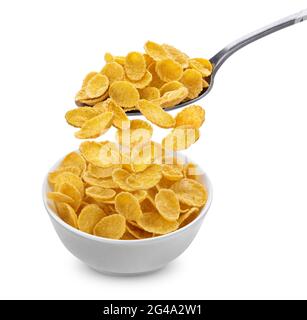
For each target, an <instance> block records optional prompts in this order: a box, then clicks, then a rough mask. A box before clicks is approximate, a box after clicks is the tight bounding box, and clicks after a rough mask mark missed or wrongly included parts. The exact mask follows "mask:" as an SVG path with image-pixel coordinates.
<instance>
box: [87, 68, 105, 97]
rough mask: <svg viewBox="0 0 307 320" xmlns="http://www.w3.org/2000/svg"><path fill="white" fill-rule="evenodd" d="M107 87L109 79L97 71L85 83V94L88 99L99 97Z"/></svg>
mask: <svg viewBox="0 0 307 320" xmlns="http://www.w3.org/2000/svg"><path fill="white" fill-rule="evenodd" d="M108 87H109V79H108V77H107V76H105V75H103V74H100V73H97V74H96V75H94V76H93V77H92V78H91V79H90V80H89V81H88V83H87V85H86V89H85V91H86V94H87V96H88V97H89V98H90V99H93V98H98V97H101V96H102V95H103V94H104V93H105V92H106V91H107V90H108Z"/></svg>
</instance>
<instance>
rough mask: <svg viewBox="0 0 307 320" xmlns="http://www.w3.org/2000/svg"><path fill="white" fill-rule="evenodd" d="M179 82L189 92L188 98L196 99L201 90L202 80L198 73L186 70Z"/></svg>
mask: <svg viewBox="0 0 307 320" xmlns="http://www.w3.org/2000/svg"><path fill="white" fill-rule="evenodd" d="M180 82H182V83H183V85H184V86H185V87H186V88H187V89H188V90H189V93H188V98H189V99H194V98H196V97H197V96H198V95H199V94H200V93H201V92H202V90H203V78H202V75H201V73H200V72H199V71H197V70H194V69H186V70H185V71H184V72H183V75H182V77H181V79H180Z"/></svg>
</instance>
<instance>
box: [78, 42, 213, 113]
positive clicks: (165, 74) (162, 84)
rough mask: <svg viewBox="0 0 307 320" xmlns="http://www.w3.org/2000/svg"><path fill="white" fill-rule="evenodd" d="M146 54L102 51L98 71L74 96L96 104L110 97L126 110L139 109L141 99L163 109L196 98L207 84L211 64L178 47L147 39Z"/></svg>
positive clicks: (89, 76)
mask: <svg viewBox="0 0 307 320" xmlns="http://www.w3.org/2000/svg"><path fill="white" fill-rule="evenodd" d="M144 49H145V53H140V52H136V51H133V52H130V53H128V54H127V56H113V55H111V54H110V53H106V54H105V62H106V64H105V66H104V67H103V68H102V70H101V71H100V72H90V73H89V74H88V75H87V76H86V77H85V79H84V81H83V84H82V87H81V89H80V90H79V92H78V93H77V95H76V97H75V102H76V104H77V105H78V106H95V105H97V104H98V103H100V102H103V101H105V100H106V99H108V98H111V99H112V100H113V101H114V102H115V103H116V104H117V105H118V106H119V107H121V108H122V109H123V110H125V111H129V110H135V109H139V103H140V101H142V100H147V101H151V102H152V103H154V104H156V105H158V106H159V107H162V108H167V107H172V106H175V105H177V104H179V103H180V102H182V101H186V100H190V99H194V98H196V97H197V96H198V95H199V94H200V93H201V92H202V91H203V90H205V89H206V88H208V87H209V83H208V82H209V80H210V75H211V73H212V65H211V63H210V61H209V60H207V59H204V58H192V59H191V58H189V57H188V56H187V55H186V54H185V53H183V52H181V51H180V50H178V49H176V48H174V47H172V46H170V45H167V44H162V45H160V44H157V43H155V42H152V41H148V42H146V43H145V46H144Z"/></svg>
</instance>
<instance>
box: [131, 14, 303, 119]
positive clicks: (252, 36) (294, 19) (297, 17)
mask: <svg viewBox="0 0 307 320" xmlns="http://www.w3.org/2000/svg"><path fill="white" fill-rule="evenodd" d="M304 20H307V9H306V10H302V11H300V12H298V13H295V14H293V15H291V16H288V17H286V18H283V19H281V20H278V21H276V22H274V23H272V24H270V25H268V26H266V27H264V28H261V29H259V30H256V31H254V32H252V33H249V34H247V35H245V36H244V37H242V38H240V39H238V40H236V41H234V42H232V43H230V44H229V45H227V46H226V47H225V48H224V49H222V50H221V51H219V52H218V53H217V54H216V55H214V56H213V57H212V58H211V59H210V62H211V63H212V65H213V72H212V74H211V76H210V80H209V87H208V88H206V89H204V91H203V92H202V93H201V94H200V95H199V96H198V97H196V98H194V99H191V100H188V101H185V102H182V103H180V104H178V105H176V106H173V107H169V108H165V110H173V109H177V108H182V107H184V106H186V105H189V104H191V103H194V102H196V101H198V100H200V99H202V98H203V97H204V96H206V95H207V94H208V93H209V91H210V90H211V89H212V87H213V82H214V77H215V75H216V73H217V71H218V70H219V68H220V67H221V65H222V64H223V63H224V62H225V61H226V60H227V59H228V58H229V57H230V56H231V55H232V54H233V53H235V52H236V51H238V50H239V49H241V48H243V47H245V46H246V45H248V44H250V43H251V42H254V41H256V40H258V39H260V38H263V37H265V36H267V35H269V34H271V33H273V32H276V31H278V30H281V29H284V28H286V27H289V26H292V25H294V24H296V23H299V22H303V21H304ZM127 113H128V114H129V115H140V114H141V113H140V112H139V111H138V110H131V111H128V112H127Z"/></svg>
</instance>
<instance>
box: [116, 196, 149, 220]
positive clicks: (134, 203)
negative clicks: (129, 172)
mask: <svg viewBox="0 0 307 320" xmlns="http://www.w3.org/2000/svg"><path fill="white" fill-rule="evenodd" d="M115 209H116V211H117V212H118V213H119V214H121V215H123V216H124V217H125V218H126V219H127V220H128V221H131V220H134V221H136V220H137V219H139V218H140V217H141V216H142V214H143V213H142V210H141V207H140V204H139V201H138V199H137V198H136V197H135V196H134V195H133V194H131V193H129V192H120V193H119V194H117V196H116V197H115Z"/></svg>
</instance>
